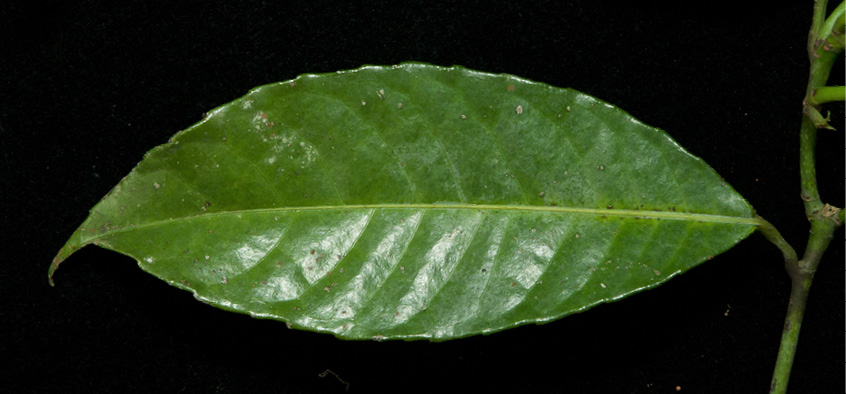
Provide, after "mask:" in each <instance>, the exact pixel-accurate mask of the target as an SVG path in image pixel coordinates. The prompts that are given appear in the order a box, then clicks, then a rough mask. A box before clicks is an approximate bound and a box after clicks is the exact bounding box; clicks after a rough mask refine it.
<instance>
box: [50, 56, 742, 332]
mask: <svg viewBox="0 0 846 394" xmlns="http://www.w3.org/2000/svg"><path fill="white" fill-rule="evenodd" d="M757 223H758V222H757V220H756V219H755V216H754V211H753V209H752V208H751V207H750V206H749V204H748V203H747V202H746V201H745V200H744V199H743V198H742V197H741V196H740V195H738V194H737V193H736V192H735V191H734V190H733V189H732V188H731V187H730V186H728V185H727V184H726V183H725V182H724V181H723V180H722V179H721V178H720V177H719V176H718V175H717V174H716V173H715V172H714V171H713V170H712V169H711V168H710V167H708V166H707V165H706V164H705V163H704V162H703V161H701V160H700V159H698V158H696V157H694V156H692V155H690V154H689V153H687V152H686V151H684V150H683V149H682V148H681V147H679V146H678V145H677V144H676V143H675V142H674V141H673V140H672V139H671V138H670V137H669V136H668V135H667V134H665V133H664V132H662V131H660V130H658V129H655V128H652V127H649V126H647V125H644V124H642V123H640V122H638V121H637V120H635V119H634V118H632V117H631V116H629V115H628V114H626V113H625V112H623V111H622V110H620V109H618V108H615V107H613V106H611V105H609V104H606V103H604V102H602V101H599V100H597V99H594V98H592V97H590V96H587V95H584V94H582V93H579V92H576V91H573V90H569V89H560V88H554V87H550V86H548V85H544V84H540V83H535V82H531V81H527V80H524V79H521V78H517V77H514V76H509V75H493V74H486V73H481V72H477V71H471V70H467V69H464V68H461V67H452V68H443V67H436V66H431V65H425V64H419V63H407V64H402V65H399V66H387V67H363V68H361V69H357V70H352V71H345V72H339V73H333V74H322V75H304V76H300V77H298V78H296V79H294V80H291V81H287V82H282V83H277V84H271V85H266V86H262V87H259V88H256V89H254V90H253V91H251V92H250V93H249V94H248V95H246V96H244V97H242V98H240V99H237V100H235V101H233V102H231V103H229V104H226V105H223V106H221V107H219V108H217V109H215V110H213V111H212V112H210V113H209V114H208V116H207V117H206V118H205V119H203V120H202V121H201V122H200V123H198V124H196V125H194V126H192V127H190V128H188V129H186V130H184V131H182V132H180V133H178V134H177V135H175V136H174V137H173V138H172V139H171V141H170V142H168V143H167V144H164V145H162V146H159V147H156V148H155V149H153V150H152V151H150V152H148V154H147V155H146V156H145V158H144V160H143V161H142V162H141V163H139V164H138V166H137V167H136V168H135V169H134V170H133V171H132V172H131V173H130V174H129V175H128V176H127V177H126V178H124V179H123V180H122V181H121V182H120V183H119V184H118V185H117V186H116V187H115V188H114V189H113V190H112V191H111V192H109V194H108V195H107V196H106V197H104V198H103V200H102V201H100V203H98V204H97V205H96V206H95V207H94V208H93V209H92V211H91V214H90V216H89V217H88V219H87V220H86V221H85V222H84V223H83V224H82V225H81V226H80V228H79V229H78V230H77V231H76V232H75V233H74V234H73V235H72V236H71V238H70V240H69V241H68V243H67V244H66V245H65V246H64V247H63V248H62V249H61V251H60V252H59V254H58V255H57V256H56V259H55V260H54V262H53V264H52V265H51V268H50V275H51V277H52V274H53V271H54V270H55V268H56V267H57V266H58V264H59V263H60V262H62V261H63V260H64V259H66V258H67V257H68V256H69V255H70V254H72V253H73V252H74V251H76V250H78V249H79V248H81V247H83V246H85V245H88V244H95V245H99V246H101V247H105V248H108V249H112V250H115V251H118V252H120V253H123V254H126V255H128V256H131V257H133V258H134V259H136V260H137V261H138V264H139V266H140V267H141V268H142V269H144V270H145V271H147V272H149V273H151V274H153V275H155V276H157V277H159V278H161V279H162V280H165V281H167V282H168V283H170V284H173V285H175V286H177V287H180V288H184V289H186V290H190V291H192V292H194V294H195V296H196V297H197V298H198V299H200V300H202V301H204V302H207V303H209V304H212V305H215V306H218V307H221V308H224V309H228V310H234V311H240V312H244V313H250V314H252V315H254V316H257V317H268V318H275V319H280V320H283V321H286V322H288V323H289V325H291V326H293V327H297V328H305V329H309V330H316V331H321V332H330V333H333V334H335V335H337V336H339V337H343V338H351V339H363V338H368V339H369V338H376V339H383V338H388V339H390V338H403V339H413V338H429V339H438V340H440V339H450V338H457V337H462V336H468V335H474V334H479V333H488V332H493V331H497V330H501V329H504V328H508V327H512V326H516V325H520V324H524V323H528V322H545V321H549V320H552V319H556V318H559V317H562V316H565V315H568V314H572V313H575V312H578V311H582V310H585V309H587V308H590V307H591V306H594V305H596V304H599V303H602V302H606V301H611V300H615V299H619V298H622V297H624V296H626V295H629V294H632V293H634V292H637V291H639V290H642V289H646V288H650V287H653V286H656V285H658V284H660V283H662V282H664V281H666V280H668V279H669V278H671V277H672V276H674V275H677V274H679V273H681V272H684V271H686V270H688V269H690V268H692V267H694V266H696V265H698V264H699V263H701V262H703V261H705V260H706V259H708V258H709V257H711V256H713V255H716V254H718V253H720V252H722V251H724V250H726V249H728V248H730V247H731V246H733V245H734V244H736V243H737V242H739V241H740V240H741V239H743V238H744V237H746V236H747V235H749V234H750V233H751V232H752V231H753V230H754V229H755V226H756V224H757Z"/></svg>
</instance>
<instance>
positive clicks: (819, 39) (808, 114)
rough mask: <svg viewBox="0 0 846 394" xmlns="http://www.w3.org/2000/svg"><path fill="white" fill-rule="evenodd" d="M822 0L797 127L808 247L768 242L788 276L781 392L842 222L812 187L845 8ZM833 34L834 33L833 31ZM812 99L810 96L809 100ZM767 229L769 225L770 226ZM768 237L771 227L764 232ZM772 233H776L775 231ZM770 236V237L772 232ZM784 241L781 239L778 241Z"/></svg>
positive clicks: (775, 389) (776, 375)
mask: <svg viewBox="0 0 846 394" xmlns="http://www.w3.org/2000/svg"><path fill="white" fill-rule="evenodd" d="M826 3H827V1H826V0H817V2H816V3H815V5H814V19H813V22H812V24H811V33H810V35H809V37H808V53H809V55H810V60H811V72H810V76H809V78H808V87H807V90H806V92H805V99H804V100H803V106H804V109H803V114H804V116H803V117H802V126H801V129H800V134H799V141H800V146H799V165H800V170H799V173H800V178H801V189H802V194H801V196H802V200H803V201H804V203H805V215H806V216H807V217H808V220H809V221H810V222H811V231H810V236H809V237H808V247H807V249H805V254H804V256H803V257H802V259H801V260H798V261H796V260H795V259H793V258H792V257H791V258H788V254H787V253H786V252H785V248H784V247H783V246H779V242H784V240H783V239H781V237H780V236H778V237H775V241H773V239H771V241H773V243H775V244H776V246H779V248H780V249H782V253H785V268H786V269H787V273H788V274H789V275H790V279H791V284H792V288H791V292H790V302H789V304H788V307H787V315H786V316H785V321H784V332H783V333H782V337H781V344H780V346H779V351H778V359H777V361H776V366H775V370H774V371H773V379H772V382H771V384H770V392H771V393H778V394H784V393H786V392H787V383H788V380H789V378H790V370H791V369H792V367H793V360H794V356H795V355H796V346H797V344H798V342H799V331H800V329H801V327H802V318H803V316H804V314H805V303H806V301H807V300H808V292H809V290H810V289H811V283H812V282H813V280H814V273H815V272H816V270H817V266H818V265H819V263H820V259H821V258H822V255H823V252H825V250H826V248H827V247H828V244H829V243H830V242H831V239H832V237H833V233H834V230H835V229H836V228H837V227H840V226H841V225H842V223H843V211H842V210H840V209H839V208H835V207H832V206H830V205H828V204H823V203H822V201H821V200H820V195H819V191H818V190H817V175H816V160H815V156H814V155H815V150H816V142H817V128H823V127H824V128H830V127H831V126H829V125H828V122H826V119H823V118H822V115H820V112H819V105H820V104H821V103H823V102H827V101H826V100H828V101H833V100H830V99H831V98H836V97H840V98H841V99H842V98H843V96H842V95H843V89H842V88H840V89H839V90H840V91H839V92H835V91H834V89H836V88H834V87H831V88H832V89H829V87H826V86H825V84H826V81H828V76H829V74H830V73H831V67H832V66H833V65H834V61H835V60H836V59H837V56H838V54H839V53H840V52H841V51H842V50H843V46H842V45H832V44H831V39H832V37H833V38H835V39H841V40H842V36H843V34H842V30H843V28H842V19H843V18H842V17H843V15H844V10H846V5H844V4H846V1H844V2H843V3H841V4H840V5H839V6H838V8H837V9H836V10H835V12H834V13H832V16H831V17H830V18H829V19H828V20H826V19H825V10H826V5H827V4H826ZM838 34H839V36H838ZM815 100H816V101H815ZM764 227H765V226H764V225H761V226H759V228H760V229H761V232H762V233H764V235H767V233H766V232H765V231H769V230H766V229H765V228H764ZM772 230H773V231H774V230H775V229H772ZM770 234H771V235H770V236H767V238H768V239H770V238H771V236H773V235H772V231H770ZM776 234H777V232H776ZM773 237H774V236H773ZM784 243H786V242H784Z"/></svg>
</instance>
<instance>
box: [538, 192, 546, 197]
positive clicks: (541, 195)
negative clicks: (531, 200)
mask: <svg viewBox="0 0 846 394" xmlns="http://www.w3.org/2000/svg"><path fill="white" fill-rule="evenodd" d="M545 195H546V193H544V192H540V193H538V196H540V197H543V196H545Z"/></svg>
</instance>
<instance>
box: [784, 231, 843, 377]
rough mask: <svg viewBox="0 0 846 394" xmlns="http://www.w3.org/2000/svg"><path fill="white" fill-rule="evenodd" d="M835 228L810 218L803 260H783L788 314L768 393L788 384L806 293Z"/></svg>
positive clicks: (806, 297)
mask: <svg viewBox="0 0 846 394" xmlns="http://www.w3.org/2000/svg"><path fill="white" fill-rule="evenodd" d="M835 228H836V225H835V222H834V221H833V220H814V221H812V222H811V236H810V237H809V239H808V249H806V250H805V255H804V256H803V257H802V260H799V261H798V262H790V261H786V262H785V268H786V269H787V272H788V274H790V279H791V284H792V288H791V291H790V302H789V303H788V306H787V315H786V316H785V318H784V332H782V335H781V344H780V345H779V349H778V359H777V360H776V366H775V371H773V380H772V383H771V384H770V392H771V393H776V394H784V393H786V392H787V383H788V380H789V379H790V370H791V369H792V368H793V359H794V356H795V355H796V346H797V344H798V343H799V331H800V329H801V327H802V318H803V317H804V315H805V303H806V301H807V300H808V292H809V291H810V289H811V283H812V282H813V280H814V273H815V272H816V270H817V266H818V265H819V263H820V258H822V255H823V252H824V251H825V249H826V248H828V244H829V243H830V242H831V239H832V238H833V233H834V229H835Z"/></svg>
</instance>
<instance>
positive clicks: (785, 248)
mask: <svg viewBox="0 0 846 394" xmlns="http://www.w3.org/2000/svg"><path fill="white" fill-rule="evenodd" d="M757 218H758V220H760V221H761V224H759V225H758V231H760V232H761V234H762V235H763V236H764V237H766V238H767V240H769V241H770V242H772V243H773V245H775V246H776V247H778V248H779V250H781V254H782V255H784V264H786V265H792V264H798V262H799V257H798V256H796V251H795V250H793V247H792V246H790V244H789V243H787V241H785V240H784V238H783V237H782V236H781V233H779V232H778V230H776V228H775V226H773V225H772V224H770V222H768V221H766V220H764V218H762V217H760V216H757Z"/></svg>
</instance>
